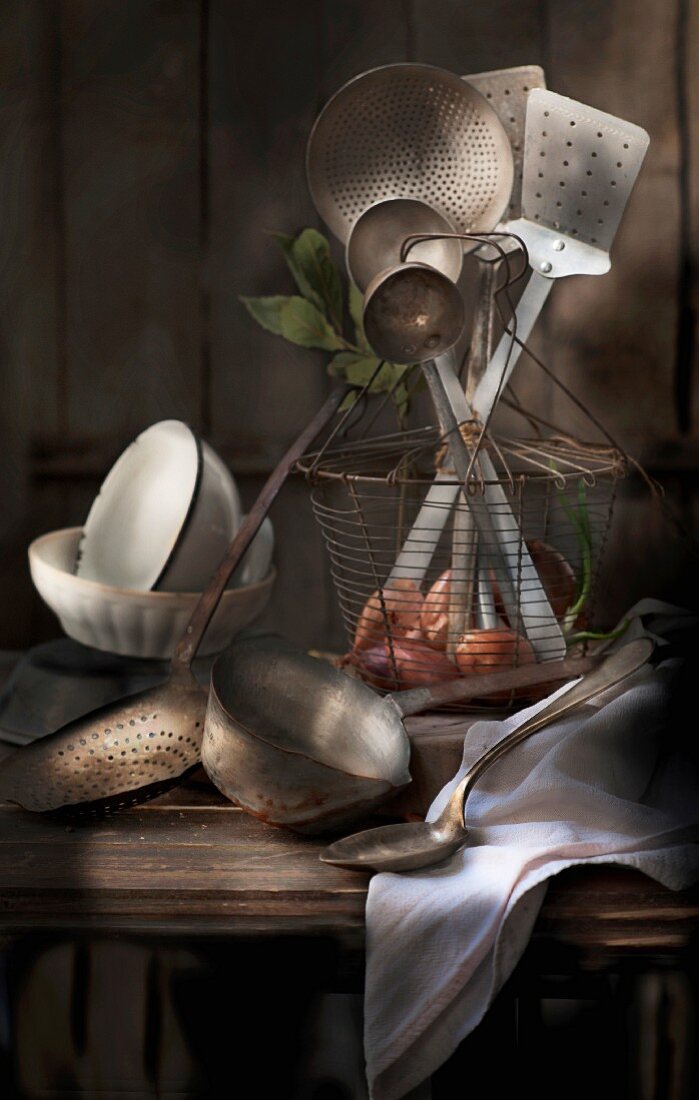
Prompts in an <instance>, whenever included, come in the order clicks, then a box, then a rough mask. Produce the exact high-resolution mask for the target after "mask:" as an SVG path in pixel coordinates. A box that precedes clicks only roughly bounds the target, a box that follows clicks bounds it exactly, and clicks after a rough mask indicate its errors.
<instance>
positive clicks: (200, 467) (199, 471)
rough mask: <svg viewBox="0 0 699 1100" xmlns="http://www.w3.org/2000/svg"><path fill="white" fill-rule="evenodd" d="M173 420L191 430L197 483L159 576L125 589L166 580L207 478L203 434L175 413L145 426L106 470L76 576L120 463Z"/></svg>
mask: <svg viewBox="0 0 699 1100" xmlns="http://www.w3.org/2000/svg"><path fill="white" fill-rule="evenodd" d="M172 424H178V425H180V426H181V427H183V428H185V429H186V430H187V432H188V434H189V438H190V439H191V441H192V442H193V443H194V455H195V460H196V466H195V470H194V481H193V484H192V490H191V494H190V496H189V500H188V501H187V506H186V508H185V510H184V514H183V516H182V519H181V520H180V524H179V527H178V528H177V532H176V534H175V537H174V539H173V540H172V544H171V546H170V549H169V551H168V554H167V557H166V558H165V560H164V561H162V562H161V563H160V565H159V566H158V567H157V570H158V571H157V573H156V574H155V576H154V577H153V579H152V580H151V582H150V585H149V587H148V588H131V589H122V591H129V592H148V591H152V590H153V589H155V588H157V586H158V585H159V584H161V583H162V581H163V579H164V577H165V574H166V573H167V571H168V569H169V568H170V567H171V565H172V563H173V562H174V560H175V558H176V556H177V554H178V552H179V550H180V548H181V546H182V543H183V542H184V539H185V537H186V535H187V532H188V530H189V527H190V524H191V521H192V517H193V515H194V510H195V508H196V504H197V500H198V499H199V493H200V492H201V486H202V481H203V477H204V448H203V444H202V440H201V437H200V436H199V434H198V433H197V432H196V431H195V430H194V428H193V427H192V426H191V424H188V423H187V421H186V420H181V419H179V418H178V417H175V416H171V417H167V418H166V419H165V420H158V421H156V422H155V424H150V425H149V426H148V427H147V428H144V429H143V431H142V432H139V433H138V435H137V436H136V437H135V438H134V439H132V440H131V442H130V443H128V444H127V445H126V447H124V449H123V450H122V451H121V453H120V454H119V456H118V458H116V459H115V460H114V462H113V463H112V465H111V466H110V468H109V470H108V471H107V473H106V474H105V476H104V478H103V479H102V481H101V482H100V487H99V489H98V490H97V493H96V495H95V497H94V499H93V501H92V504H91V505H90V510H89V512H88V514H87V517H86V519H85V523H84V524H83V526H82V535H81V537H80V542H79V544H78V550H77V556H76V559H75V567H74V570H73V572H74V573H75V575H76V576H80V574H79V573H78V568H79V565H80V562H81V560H82V557H83V548H84V545H85V541H86V539H87V538H89V534H90V533H89V531H88V526H89V523H90V519H91V518H92V517H93V515H94V514H95V511H96V510H98V514H97V516H96V517H95V522H98V520H99V503H100V499H101V498H102V496H103V493H104V492H105V490H106V489H108V487H109V485H110V482H111V481H112V480H114V478H115V477H116V474H117V471H118V469H119V467H120V466H122V465H123V464H124V463H125V462H126V458H127V455H129V453H130V452H131V451H132V449H133V448H134V447H135V446H136V445H137V444H138V443H139V442H140V440H142V439H143V438H144V436H147V435H151V434H152V435H155V434H156V433H157V432H158V431H161V432H162V431H163V429H164V427H165V425H172ZM153 568H156V566H154V567H153ZM151 573H152V570H151ZM82 579H83V580H89V578H88V577H83V578H82ZM98 583H100V582H98ZM107 587H110V588H121V586H118V585H108V586H107Z"/></svg>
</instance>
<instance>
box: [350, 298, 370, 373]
mask: <svg viewBox="0 0 699 1100" xmlns="http://www.w3.org/2000/svg"><path fill="white" fill-rule="evenodd" d="M349 311H350V317H351V318H352V321H353V323H354V332H355V337H356V340H357V343H358V344H359V346H360V348H361V349H362V351H363V352H365V353H366V354H367V355H372V354H373V352H372V350H371V348H370V347H369V341H368V340H367V338H366V333H365V332H364V295H363V294H362V292H361V290H360V289H359V287H358V286H357V285H356V283H353V282H352V281H351V280H350V285H349Z"/></svg>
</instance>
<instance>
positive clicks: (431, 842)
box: [320, 638, 653, 871]
mask: <svg viewBox="0 0 699 1100" xmlns="http://www.w3.org/2000/svg"><path fill="white" fill-rule="evenodd" d="M652 652H653V643H652V642H650V641H649V640H648V639H646V638H642V639H640V640H639V641H636V642H631V643H629V645H626V646H624V647H623V648H622V649H620V650H618V651H617V652H616V653H614V654H612V655H611V656H610V657H608V658H607V659H606V660H605V661H604V663H603V664H601V665H600V666H599V667H598V668H596V669H595V670H594V671H593V672H590V673H588V675H586V676H584V677H583V679H582V680H580V682H579V683H577V684H575V686H574V687H572V688H570V690H569V691H567V692H566V693H565V695H562V696H561V697H560V698H558V699H555V700H554V701H553V702H552V703H549V705H548V706H547V707H544V709H543V710H541V711H539V713H538V714H537V715H535V716H534V717H533V718H530V719H529V721H527V722H525V723H524V724H523V725H521V726H520V727H519V728H518V729H516V730H513V732H512V733H510V734H508V735H507V736H506V737H503V739H502V740H501V741H499V742H498V743H497V744H496V745H494V746H493V747H492V748H491V749H489V750H488V752H486V753H484V755H483V756H482V757H481V758H480V760H478V761H476V763H475V764H474V765H473V766H472V767H471V768H469V770H468V771H467V773H466V775H465V776H464V777H463V779H462V780H461V782H460V783H459V784H458V786H457V787H456V788H455V789H454V791H453V793H452V795H451V797H450V798H449V801H448V802H447V804H446V806H445V807H444V809H443V810H442V812H441V814H440V815H439V817H438V818H437V819H436V820H435V821H424V822H416V823H411V824H405V825H385V826H381V827H380V828H378V829H368V830H366V831H365V832H363V833H355V834H354V835H353V836H348V837H345V838H344V839H343V840H337V841H335V843H334V844H331V845H330V847H329V848H326V849H325V851H324V852H322V854H321V856H320V858H321V860H322V861H323V863H332V864H334V865H335V866H338V867H347V868H349V869H350V870H352V871H369V870H373V871H415V870H417V869H418V868H420V867H431V866H432V865H433V864H435V863H441V862H442V860H444V859H447V858H448V857H449V856H451V855H453V854H454V852H457V851H458V850H459V848H461V847H463V845H464V843H465V841H466V839H467V837H468V829H467V827H466V822H465V803H466V799H467V798H468V796H469V794H470V792H471V790H472V789H473V786H474V784H475V783H476V782H477V781H478V779H480V777H481V776H482V775H483V773H484V772H485V771H487V769H488V768H489V767H491V765H492V764H495V763H496V761H498V760H500V759H501V758H502V757H503V756H505V755H506V753H508V752H510V750H511V749H513V748H515V747H516V746H517V745H519V744H521V743H522V742H523V741H525V740H526V739H527V738H528V737H530V736H531V735H532V734H533V733H536V732H537V730H540V729H542V728H543V727H544V726H546V725H548V724H549V723H551V722H553V721H555V719H557V718H560V717H562V715H564V714H567V713H568V712H569V711H571V710H573V709H574V708H575V707H579V706H580V705H581V704H582V703H586V702H587V700H588V699H592V698H593V697H594V696H595V695H597V694H599V692H601V691H605V690H606V689H607V688H610V687H613V685H614V684H618V683H619V682H620V681H622V680H624V679H626V677H627V676H630V675H631V673H633V672H635V671H636V670H637V669H639V668H640V667H641V666H642V665H644V664H645V663H646V661H647V660H648V658H649V657H650V655H651V653H652Z"/></svg>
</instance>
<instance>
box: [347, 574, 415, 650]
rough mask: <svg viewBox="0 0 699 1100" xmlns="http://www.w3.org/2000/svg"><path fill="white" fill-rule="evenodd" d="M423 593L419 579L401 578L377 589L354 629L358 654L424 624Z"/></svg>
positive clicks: (354, 648)
mask: <svg viewBox="0 0 699 1100" xmlns="http://www.w3.org/2000/svg"><path fill="white" fill-rule="evenodd" d="M421 610H422V594H421V592H420V588H419V586H418V585H417V584H416V583H415V581H412V580H410V578H408V577H403V578H399V579H398V580H395V581H392V582H391V584H387V585H386V586H385V587H384V588H380V589H377V591H376V592H373V593H372V595H371V596H370V597H369V599H368V600H367V602H366V603H365V604H364V607H363V609H362V612H361V614H360V616H359V618H358V620H357V627H356V630H355V632H354V645H353V650H354V652H355V653H357V652H360V651H361V650H363V649H369V648H370V647H372V646H376V645H381V644H383V643H384V642H385V639H386V636H387V635H388V636H389V637H391V638H399V637H402V636H404V635H406V634H408V632H409V631H411V630H417V629H419V626H420V611H421Z"/></svg>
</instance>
